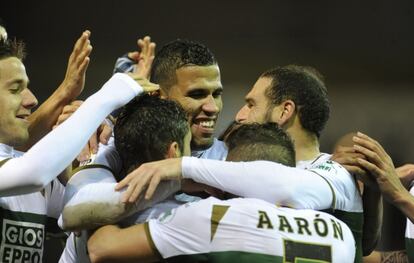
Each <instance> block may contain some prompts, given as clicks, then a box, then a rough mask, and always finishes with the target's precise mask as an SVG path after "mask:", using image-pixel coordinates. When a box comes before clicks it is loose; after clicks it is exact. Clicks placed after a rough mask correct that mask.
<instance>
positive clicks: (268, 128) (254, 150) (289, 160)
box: [226, 122, 296, 167]
mask: <svg viewBox="0 0 414 263" xmlns="http://www.w3.org/2000/svg"><path fill="white" fill-rule="evenodd" d="M226 143H227V147H228V155H227V159H228V160H231V161H244V162H247V161H256V160H266V161H272V162H277V163H281V164H283V165H287V166H292V167H294V166H296V158H295V147H294V145H293V142H292V140H291V139H290V137H289V135H288V134H287V133H286V132H285V131H283V130H282V129H281V128H280V127H279V125H277V124H276V123H271V122H268V123H262V124H259V123H250V124H240V126H239V127H237V128H236V129H235V130H233V131H232V132H231V133H230V134H229V135H228V137H227V140H226Z"/></svg>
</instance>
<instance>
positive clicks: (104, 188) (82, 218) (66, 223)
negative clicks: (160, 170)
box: [59, 180, 180, 230]
mask: <svg viewBox="0 0 414 263" xmlns="http://www.w3.org/2000/svg"><path fill="white" fill-rule="evenodd" d="M115 186H116V183H115V182H114V183H110V182H101V183H91V184H87V185H85V186H83V187H82V188H81V189H79V191H77V192H76V193H75V194H74V195H73V196H72V198H71V199H70V200H69V201H68V202H67V203H66V205H65V207H64V209H63V213H62V216H61V218H59V226H60V227H62V228H63V229H77V230H79V229H89V228H94V227H97V226H101V225H106V224H113V223H116V222H117V221H119V220H121V219H122V218H125V217H127V216H129V215H131V214H133V213H136V212H139V211H142V210H144V209H146V208H148V207H151V206H153V205H155V204H157V203H159V202H161V201H163V200H165V199H166V198H167V197H169V196H171V195H172V194H173V193H175V192H177V191H178V190H179V189H180V184H179V182H178V181H177V180H170V181H163V182H161V183H160V184H159V186H158V187H157V190H156V191H155V193H154V196H153V197H152V198H151V200H146V199H144V198H143V195H141V196H140V197H139V198H138V200H137V201H136V202H135V203H134V205H133V206H131V207H127V206H125V205H124V204H123V203H122V202H121V197H122V194H123V193H124V191H125V190H126V189H124V190H122V191H115Z"/></svg>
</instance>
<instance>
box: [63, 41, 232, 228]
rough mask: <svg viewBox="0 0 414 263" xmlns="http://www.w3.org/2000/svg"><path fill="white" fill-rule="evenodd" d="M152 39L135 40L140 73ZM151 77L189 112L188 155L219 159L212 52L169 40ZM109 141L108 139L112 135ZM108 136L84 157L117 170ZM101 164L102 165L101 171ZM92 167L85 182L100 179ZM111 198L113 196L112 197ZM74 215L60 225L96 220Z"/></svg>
mask: <svg viewBox="0 0 414 263" xmlns="http://www.w3.org/2000/svg"><path fill="white" fill-rule="evenodd" d="M151 44H152V42H151V41H150V39H149V38H148V37H145V38H144V39H143V40H142V43H141V44H140V45H139V46H140V47H141V49H142V50H141V52H140V57H139V62H138V67H137V68H136V70H137V71H139V72H140V74H141V75H143V76H144V77H145V72H147V70H146V69H149V68H151V65H150V64H151V62H152V56H153V51H154V48H153V45H151ZM151 46H152V48H151ZM123 65H124V63H123ZM124 66H125V65H124ZM143 69H144V70H143ZM115 71H119V70H117V69H116V70H115ZM151 81H153V82H154V83H158V84H159V85H160V92H161V95H162V97H164V98H167V99H171V100H174V101H176V102H177V103H179V104H180V105H181V106H182V107H183V108H184V110H185V111H186V112H187V114H188V115H189V122H190V128H191V133H192V141H191V150H192V153H191V155H192V156H196V157H199V158H212V159H217V160H224V159H225V157H226V155H227V149H226V146H225V145H224V143H223V142H222V141H219V140H217V139H216V138H214V128H215V123H216V121H217V118H218V115H219V113H220V111H221V109H222V98H221V94H222V91H223V88H222V84H221V78H220V70H219V67H218V64H217V60H216V59H215V57H214V55H213V54H212V52H211V51H210V50H209V49H208V48H207V47H206V46H204V45H202V44H201V43H197V42H193V41H189V40H175V41H172V42H170V43H168V44H166V45H165V46H163V47H162V48H161V50H160V51H159V52H158V53H157V56H156V57H155V59H154V62H153V65H152V68H151ZM111 141H112V142H113V140H111ZM111 141H110V142H109V145H108V147H100V150H99V151H98V153H97V155H96V157H95V159H91V160H90V161H89V162H90V163H93V164H94V165H96V164H99V165H104V166H105V167H106V168H109V169H111V170H113V171H115V173H118V172H120V169H121V168H120V167H121V165H120V164H121V163H122V162H121V161H120V159H119V154H118V153H117V152H116V149H115V147H114V145H111ZM106 168H101V169H104V170H105V169H106ZM95 172H96V174H99V173H100V171H99V169H90V170H88V173H89V174H90V176H89V178H90V179H89V180H88V181H85V183H91V182H93V181H92V179H91V178H100V177H99V176H98V175H96V176H94V175H93V174H94V173H95ZM98 181H99V180H98ZM73 189H74V190H73V191H67V193H66V202H65V203H67V201H69V200H70V198H71V197H72V196H74V195H75V194H76V191H77V190H76V189H77V188H73ZM108 191H109V192H108V193H107V195H106V196H108V197H109V196H110V195H112V194H113V191H112V190H108ZM80 196H86V193H81V194H80V195H78V197H80ZM85 198H87V199H88V198H91V197H85ZM176 198H177V200H179V201H194V200H198V199H199V198H198V197H194V196H189V195H186V194H180V195H177V196H176ZM76 200H77V201H76V203H77V204H79V203H80V202H81V199H80V198H77V199H76ZM114 200H117V199H116V197H115V198H114ZM103 212H107V215H106V218H111V217H112V215H111V213H112V211H110V210H104V211H103ZM65 215H67V216H68V217H70V218H71V219H69V218H66V220H65ZM102 216H103V215H102ZM103 217H104V216H103ZM76 218H80V215H77V211H73V212H72V213H65V214H64V215H63V217H62V219H63V220H62V224H61V226H62V227H63V228H64V229H67V230H74V229H85V228H88V227H89V225H90V224H94V223H93V222H96V219H93V218H90V220H88V219H87V218H83V220H76ZM72 219H74V220H72ZM75 223H76V224H75Z"/></svg>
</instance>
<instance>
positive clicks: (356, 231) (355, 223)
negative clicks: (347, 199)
mask: <svg viewBox="0 0 414 263" xmlns="http://www.w3.org/2000/svg"><path fill="white" fill-rule="evenodd" d="M324 212H327V213H329V214H331V215H333V216H335V217H336V218H338V219H339V220H342V221H343V222H344V223H345V224H347V225H348V227H349V228H350V229H351V231H352V234H353V235H354V239H355V248H356V250H355V261H354V262H355V263H361V262H362V228H363V225H364V213H363V212H348V211H341V210H335V211H334V212H332V211H329V210H325V211H324Z"/></svg>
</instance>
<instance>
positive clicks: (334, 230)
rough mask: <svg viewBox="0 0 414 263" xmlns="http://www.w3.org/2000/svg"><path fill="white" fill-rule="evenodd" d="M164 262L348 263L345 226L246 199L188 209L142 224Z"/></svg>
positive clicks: (351, 248) (351, 249)
mask: <svg viewBox="0 0 414 263" xmlns="http://www.w3.org/2000/svg"><path fill="white" fill-rule="evenodd" d="M146 228H147V229H148V230H149V231H147V235H148V238H149V240H150V241H152V242H150V243H151V244H152V245H153V248H154V249H155V251H158V252H159V254H160V255H161V256H162V257H163V258H164V259H167V260H168V262H259V263H260V262H344V263H345V262H347V263H349V262H352V261H353V258H354V255H355V244H354V239H353V236H352V233H351V231H350V229H349V228H348V227H347V225H346V224H344V223H343V222H341V221H340V220H338V219H336V218H335V217H333V216H331V215H329V214H326V213H323V212H317V211H313V210H295V209H290V208H281V207H277V206H275V205H273V204H271V203H268V202H265V201H262V200H259V199H250V198H248V199H247V198H246V199H244V198H235V199H230V200H226V201H222V200H219V199H216V198H214V197H210V198H207V199H205V200H201V201H199V202H195V203H189V204H186V205H183V206H180V207H179V208H177V209H175V210H173V211H172V212H170V213H166V214H164V215H161V216H160V217H159V218H158V219H157V220H150V221H149V222H148V223H146Z"/></svg>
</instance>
